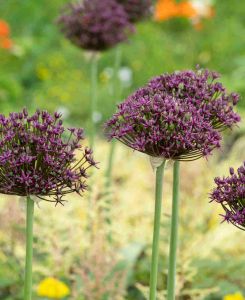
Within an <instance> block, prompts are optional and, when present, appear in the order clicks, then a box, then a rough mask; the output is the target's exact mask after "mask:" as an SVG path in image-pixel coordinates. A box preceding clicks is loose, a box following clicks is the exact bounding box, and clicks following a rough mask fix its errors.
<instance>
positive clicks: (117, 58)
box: [105, 46, 122, 241]
mask: <svg viewBox="0 0 245 300" xmlns="http://www.w3.org/2000/svg"><path fill="white" fill-rule="evenodd" d="M121 60H122V49H121V47H120V46H118V47H117V48H116V53H115V63H114V72H113V86H112V97H113V99H114V103H115V104H116V103H117V101H118V98H120V89H119V84H118V82H119V80H118V70H119V68H120V66H121ZM115 150H116V142H115V140H112V141H111V143H110V150H109V156H108V162H107V169H106V174H105V179H106V181H105V191H106V216H105V221H106V223H107V224H108V225H111V216H110V214H111V195H109V192H110V188H111V183H112V170H113V162H114V157H115ZM108 240H109V241H112V234H111V230H110V228H109V232H108Z"/></svg>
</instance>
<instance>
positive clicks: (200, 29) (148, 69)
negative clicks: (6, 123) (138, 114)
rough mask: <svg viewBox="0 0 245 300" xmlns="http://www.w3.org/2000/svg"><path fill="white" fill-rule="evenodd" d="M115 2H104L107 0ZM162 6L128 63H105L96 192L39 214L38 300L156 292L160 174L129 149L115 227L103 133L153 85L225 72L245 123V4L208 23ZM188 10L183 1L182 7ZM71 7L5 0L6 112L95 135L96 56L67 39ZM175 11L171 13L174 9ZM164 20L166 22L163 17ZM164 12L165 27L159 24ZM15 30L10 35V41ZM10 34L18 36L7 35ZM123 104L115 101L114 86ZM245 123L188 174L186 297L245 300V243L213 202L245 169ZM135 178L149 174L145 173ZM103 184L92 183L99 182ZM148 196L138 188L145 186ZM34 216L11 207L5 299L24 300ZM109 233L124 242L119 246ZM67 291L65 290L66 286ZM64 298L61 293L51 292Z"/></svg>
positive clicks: (136, 38)
mask: <svg viewBox="0 0 245 300" xmlns="http://www.w3.org/2000/svg"><path fill="white" fill-rule="evenodd" d="M102 1H103V0H102ZM158 2H159V3H160V2H162V5H158V6H157V9H158V11H156V8H155V10H154V12H153V15H155V18H154V17H152V18H150V19H149V20H147V21H144V22H141V23H139V24H137V30H136V32H135V34H133V35H132V36H131V37H130V40H129V41H128V42H127V43H124V44H122V45H120V47H121V49H122V64H121V67H120V68H119V71H118V73H117V74H113V65H114V60H115V55H116V49H115V48H114V49H112V50H109V51H106V52H103V53H102V54H101V55H100V57H99V73H98V105H97V108H96V112H95V113H94V115H93V118H94V121H95V122H96V126H97V132H98V134H97V137H96V147H95V158H96V161H99V162H100V164H99V167H100V169H99V171H97V172H96V174H94V175H93V176H92V178H91V181H92V183H93V184H92V185H93V190H92V191H88V192H87V193H86V195H85V197H83V198H82V199H80V198H79V197H77V196H70V199H69V201H68V202H67V204H66V205H65V207H60V206H57V207H54V206H52V205H50V204H46V203H42V202H41V203H40V209H39V208H36V219H35V230H34V231H35V234H36V236H35V240H34V241H35V247H34V262H35V263H34V296H33V299H35V300H38V299H40V300H41V299H74V300H75V299H76V300H109V299H111V300H126V299H127V300H144V299H147V297H146V296H145V295H146V294H147V292H148V281H149V270H150V246H151V241H152V236H151V235H152V225H153V224H152V222H153V209H154V203H153V198H152V195H153V188H154V174H153V172H150V171H149V169H150V168H151V166H150V164H149V162H148V160H147V159H146V157H145V156H143V155H141V154H138V153H135V152H132V151H131V150H129V149H126V147H124V146H122V145H117V148H116V159H115V167H114V170H113V185H112V187H111V190H110V195H109V196H110V197H111V198H112V206H111V223H110V224H108V222H107V223H106V222H104V218H105V216H104V211H106V209H107V207H106V205H108V203H107V201H106V200H107V197H108V194H106V193H105V191H104V184H105V182H104V181H105V179H104V173H105V169H106V162H107V156H108V152H109V144H108V142H107V141H106V138H105V137H104V135H103V123H104V122H105V121H106V120H107V119H108V118H109V117H110V116H111V115H112V113H113V112H114V111H115V109H116V107H115V102H120V101H122V100H123V99H124V98H125V97H126V96H127V95H129V94H130V93H131V92H132V91H134V90H135V89H136V88H138V87H140V86H141V85H143V84H145V83H146V82H147V81H148V80H149V79H150V78H151V77H153V76H156V75H158V74H161V73H164V72H173V71H175V70H183V69H193V68H195V66H196V65H200V66H201V67H203V68H206V67H207V68H209V69H211V70H216V71H218V72H219V73H220V74H221V75H222V76H221V81H222V82H223V83H224V84H225V86H227V87H228V89H229V91H235V92H238V93H239V94H240V95H241V100H240V103H239V104H238V111H239V113H240V115H241V116H242V117H243V116H245V101H244V97H245V84H244V78H245V22H244V13H245V2H244V1H232V0H223V1H222V0H216V1H212V2H211V1H208V0H196V1H193V5H195V6H194V7H197V8H198V7H199V8H198V9H199V12H200V13H199V15H197V16H196V17H195V18H193V17H189V16H188V13H183V14H179V15H178V14H175V13H173V12H172V11H171V7H170V6H168V5H167V3H169V1H158ZM176 2H177V3H178V4H179V5H180V3H181V2H183V1H176ZM65 3H67V1H65V0H53V1H47V0H42V1H27V0H22V1H16V0H8V1H6V0H5V1H4V0H0V113H2V114H8V113H9V112H12V111H19V110H21V109H22V108H23V107H27V108H29V110H32V111H35V110H36V108H37V107H39V108H41V109H47V110H49V111H50V112H53V111H59V112H61V113H62V114H63V118H64V119H65V123H66V125H69V126H81V127H84V128H85V132H86V133H88V131H89V126H88V124H89V115H90V93H91V89H90V87H91V85H90V56H89V54H88V53H86V52H85V51H82V50H81V49H79V48H76V47H75V46H73V45H72V44H71V43H70V42H69V41H68V40H66V39H65V38H64V36H63V35H62V34H61V33H60V31H59V29H58V26H57V24H56V20H57V17H58V16H59V13H60V10H61V8H62V7H63V5H64V4H65ZM164 5H165V6H164ZM161 10H163V13H162V12H161ZM157 14H158V17H157V18H156V16H157ZM6 23H7V24H8V26H9V32H6ZM7 31H8V30H7ZM115 77H116V78H117V81H118V82H119V85H118V89H119V90H120V95H121V96H120V98H118V99H114V97H113V83H114V78H115ZM244 146H245V125H244V122H241V123H240V127H239V128H236V129H235V130H234V131H232V132H231V131H227V132H226V134H225V138H224V145H223V148H222V150H221V151H219V152H218V151H216V152H215V154H214V155H213V156H212V157H211V158H209V159H208V160H205V159H201V160H199V161H197V162H190V163H183V164H181V189H182V193H181V209H180V218H181V229H180V244H179V261H178V266H177V273H178V277H177V281H178V284H177V299H179V300H188V299H191V300H192V299H200V300H201V299H206V300H221V299H225V300H243V299H245V264H244V261H245V243H244V233H243V232H242V231H239V230H238V229H236V228H235V227H234V226H231V225H228V224H225V223H222V224H220V223H221V220H222V218H221V217H220V215H219V214H222V211H221V210H220V208H219V207H217V205H215V204H213V203H209V198H208V197H209V195H208V193H209V192H210V190H211V188H212V186H213V178H214V177H215V176H220V175H222V174H224V175H228V170H229V166H231V165H232V166H234V167H238V166H239V165H241V163H242V161H243V160H244V158H245V157H244ZM169 166H170V167H168V168H167V170H166V175H165V176H166V184H165V186H164V204H163V218H162V231H161V258H160V267H161V268H160V269H161V270H163V271H161V274H160V278H159V282H158V289H159V299H165V298H164V296H165V289H166V278H167V276H166V272H167V259H166V257H167V254H168V248H167V245H168V236H169V226H170V224H169V223H170V222H169V221H170V208H171V192H170V191H171V183H172V168H171V163H169ZM134 170H137V173H136V174H134ZM90 185H91V184H90ZM136 187H137V188H136ZM24 228H25V222H24V213H23V209H22V207H21V205H20V204H19V201H18V199H17V198H16V197H6V196H3V195H1V201H0V299H1V300H2V299H3V300H19V299H22V297H21V293H22V282H23V271H22V270H23V266H24V255H25V253H24V250H23V249H24V246H23V245H24ZM108 232H111V235H112V238H111V239H109V240H108V238H107V236H108ZM54 287H55V288H54ZM52 289H53V290H54V289H56V293H55V294H52V292H50V291H51V290H52Z"/></svg>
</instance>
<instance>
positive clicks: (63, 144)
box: [0, 109, 96, 204]
mask: <svg viewBox="0 0 245 300" xmlns="http://www.w3.org/2000/svg"><path fill="white" fill-rule="evenodd" d="M60 118H61V115H60V114H58V113H55V114H54V115H53V116H51V115H50V114H48V113H47V112H46V111H39V110H37V111H36V112H35V114H34V115H32V116H29V115H28V112H27V110H26V109H24V110H23V112H20V113H11V114H10V115H9V117H5V116H3V115H0V179H1V180H0V193H2V194H10V195H19V196H32V195H35V196H36V197H38V198H39V199H42V200H47V201H50V202H56V204H57V203H61V204H62V202H63V201H64V200H62V198H63V197H64V196H65V195H67V194H69V193H72V192H77V193H79V194H82V192H83V191H84V190H85V189H86V187H87V186H86V178H87V177H88V174H87V170H88V168H90V167H91V166H96V163H95V162H94V160H93V157H92V151H91V150H90V149H88V148H83V147H82V146H81V144H80V142H81V140H82V139H83V129H75V128H69V129H68V132H67V133H68V136H67V138H66V139H64V138H63V136H64V134H65V129H64V127H63V126H62V121H61V120H60ZM76 150H80V151H81V152H82V156H81V159H79V160H76V157H75V151H76Z"/></svg>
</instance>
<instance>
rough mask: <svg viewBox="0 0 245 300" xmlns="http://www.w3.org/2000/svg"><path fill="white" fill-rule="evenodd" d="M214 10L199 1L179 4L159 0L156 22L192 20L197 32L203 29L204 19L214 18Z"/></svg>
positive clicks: (192, 0) (190, 0)
mask: <svg viewBox="0 0 245 300" xmlns="http://www.w3.org/2000/svg"><path fill="white" fill-rule="evenodd" d="M214 14H215V11H214V8H213V7H212V6H211V5H209V4H207V3H204V2H202V1H199V0H187V1H182V2H180V3H177V2H176V1H175V0H158V1H157V3H156V9H155V15H154V18H155V20H156V21H166V20H168V19H171V18H177V17H182V18H187V19H190V20H191V21H192V23H193V25H194V27H195V28H196V29H197V30H201V29H202V23H201V19H202V18H212V17H213V16H214Z"/></svg>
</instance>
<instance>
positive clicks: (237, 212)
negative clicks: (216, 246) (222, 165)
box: [210, 162, 245, 230]
mask: <svg viewBox="0 0 245 300" xmlns="http://www.w3.org/2000/svg"><path fill="white" fill-rule="evenodd" d="M214 182H215V183H216V187H215V188H214V189H213V191H212V193H211V195H210V198H211V201H216V202H217V203H220V204H221V205H222V206H223V208H224V209H225V215H224V216H223V217H224V221H227V222H230V223H232V224H234V225H235V226H237V227H238V228H240V229H242V230H245V162H244V163H243V165H242V166H241V167H240V168H238V169H237V172H236V173H235V171H234V169H233V168H230V176H228V177H223V178H220V177H216V178H215V179H214Z"/></svg>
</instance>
